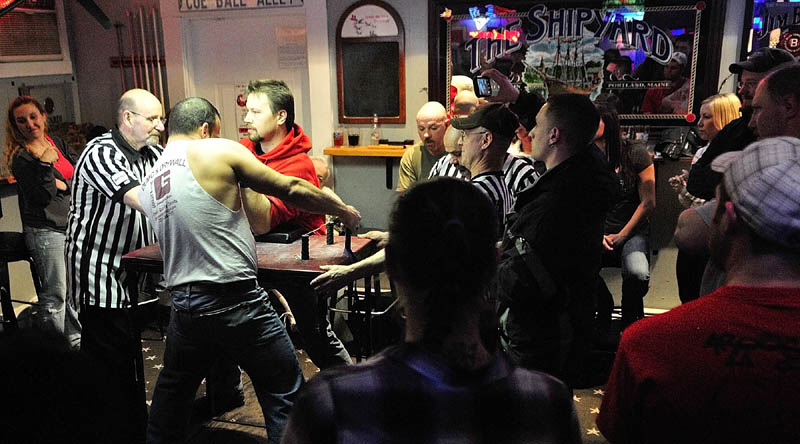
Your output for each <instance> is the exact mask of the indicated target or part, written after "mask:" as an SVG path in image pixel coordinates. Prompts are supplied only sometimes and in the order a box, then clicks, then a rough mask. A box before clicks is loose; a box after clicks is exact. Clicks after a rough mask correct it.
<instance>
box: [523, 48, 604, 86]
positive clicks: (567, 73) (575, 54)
mask: <svg viewBox="0 0 800 444" xmlns="http://www.w3.org/2000/svg"><path fill="white" fill-rule="evenodd" d="M554 40H555V43H556V48H555V53H554V54H553V55H552V59H550V58H549V57H548V60H547V61H546V60H545V56H539V57H538V58H539V62H538V63H533V64H531V63H530V62H535V60H530V57H526V62H528V63H529V64H527V67H526V69H525V72H524V73H523V80H524V82H525V84H526V86H527V88H528V90H529V91H535V92H537V93H539V94H541V95H542V96H543V97H548V96H549V95H557V94H567V93H572V94H585V95H590V94H592V93H593V92H594V91H596V90H597V89H598V88H599V87H600V86H601V84H602V81H603V76H602V70H603V63H602V61H597V60H589V61H588V62H587V60H586V54H585V52H584V45H583V43H582V40H583V39H582V37H580V36H576V37H557V38H555V39H554ZM528 51H529V55H533V52H532V51H535V48H534V47H533V46H532V47H529V48H528ZM539 54H541V52H539ZM534 57H535V56H534Z"/></svg>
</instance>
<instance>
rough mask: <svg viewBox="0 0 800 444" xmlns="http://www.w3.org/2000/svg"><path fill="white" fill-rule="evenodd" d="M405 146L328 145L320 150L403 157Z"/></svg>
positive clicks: (330, 153)
mask: <svg viewBox="0 0 800 444" xmlns="http://www.w3.org/2000/svg"><path fill="white" fill-rule="evenodd" d="M409 146H411V145H409ZM405 148H406V147H405V146H403V145H369V146H330V147H328V148H325V149H324V150H323V151H322V152H323V153H325V154H327V155H329V156H351V157H353V156H358V157H403V153H404V152H405V151H406V150H405Z"/></svg>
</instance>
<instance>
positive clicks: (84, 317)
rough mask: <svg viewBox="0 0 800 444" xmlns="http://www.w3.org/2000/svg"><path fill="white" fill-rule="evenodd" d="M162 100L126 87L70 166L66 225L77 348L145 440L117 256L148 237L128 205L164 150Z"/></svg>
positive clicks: (137, 348) (139, 373)
mask: <svg viewBox="0 0 800 444" xmlns="http://www.w3.org/2000/svg"><path fill="white" fill-rule="evenodd" d="M164 122H165V119H164V111H163V107H162V106H161V102H160V101H159V100H158V99H157V98H156V97H155V96H154V95H152V94H150V93H149V92H147V91H145V90H143V89H132V90H130V91H127V92H126V93H125V94H123V95H122V97H121V98H120V100H119V103H118V106H117V127H116V128H114V129H112V130H111V131H110V132H108V133H106V134H103V135H102V136H100V137H97V138H95V139H92V140H91V141H90V142H89V143H88V144H87V146H86V149H85V150H84V151H83V153H82V154H81V157H80V159H79V160H78V163H77V164H76V166H75V179H74V183H73V188H72V203H71V205H70V214H69V221H68V225H67V248H66V255H67V277H68V282H69V290H70V294H71V296H72V297H73V298H74V299H75V300H77V301H80V305H81V310H80V321H81V324H82V329H83V331H82V335H81V350H82V351H84V352H85V353H87V354H88V355H90V356H92V357H93V358H94V359H96V360H97V361H98V362H100V363H101V364H104V365H105V367H106V370H108V371H109V373H110V376H111V380H112V381H115V382H117V383H118V384H119V386H118V387H112V388H111V389H112V390H115V389H116V390H118V393H119V396H120V404H119V405H120V408H119V411H118V414H119V420H118V424H119V427H120V428H121V429H122V430H121V431H122V432H123V433H122V436H128V437H129V438H130V441H131V442H143V441H144V432H145V427H146V424H147V407H146V405H145V391H144V378H143V374H144V369H143V365H142V344H141V339H140V336H139V332H138V329H136V328H134V326H133V322H132V319H131V313H130V310H127V309H128V308H129V307H130V297H129V295H128V292H127V288H126V286H125V284H126V274H125V273H124V272H123V270H122V269H120V260H121V258H122V255H124V254H125V253H128V252H130V251H133V250H135V249H137V248H141V247H144V246H145V245H148V244H152V243H154V241H155V239H154V237H153V233H152V231H151V229H150V227H149V225H148V223H147V220H146V219H145V216H144V215H143V214H141V213H139V212H137V211H135V210H134V209H132V208H130V207H128V206H126V202H128V201H129V199H130V198H131V197H133V195H132V194H133V193H135V191H132V190H133V189H134V188H135V187H136V186H137V185H139V182H140V181H141V180H142V179H143V178H144V176H145V175H146V174H147V173H148V172H149V171H150V168H152V166H153V165H154V164H155V162H156V160H157V159H158V158H159V156H160V155H161V152H162V150H163V149H162V147H161V146H160V145H159V138H160V136H161V132H162V131H164Z"/></svg>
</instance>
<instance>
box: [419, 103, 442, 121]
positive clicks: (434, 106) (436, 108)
mask: <svg viewBox="0 0 800 444" xmlns="http://www.w3.org/2000/svg"><path fill="white" fill-rule="evenodd" d="M439 118H441V119H444V118H447V110H446V109H444V105H442V104H441V103H439V102H428V103H426V104H424V105H422V107H420V109H419V111H417V120H419V119H439Z"/></svg>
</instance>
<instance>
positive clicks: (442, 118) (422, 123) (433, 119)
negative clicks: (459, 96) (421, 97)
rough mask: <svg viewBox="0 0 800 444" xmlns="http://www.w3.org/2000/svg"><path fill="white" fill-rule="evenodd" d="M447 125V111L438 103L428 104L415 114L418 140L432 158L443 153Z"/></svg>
mask: <svg viewBox="0 0 800 444" xmlns="http://www.w3.org/2000/svg"><path fill="white" fill-rule="evenodd" d="M447 124H448V120H447V111H446V110H445V109H444V106H443V105H442V104H441V103H439V102H428V103H426V104H424V105H422V108H420V109H419V111H418V112H417V133H418V134H419V139H420V140H421V141H422V144H423V145H425V148H427V149H428V151H429V152H430V153H431V154H433V155H434V156H437V155H439V154H441V153H443V152H444V141H443V138H444V132H445V130H446V129H447Z"/></svg>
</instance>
